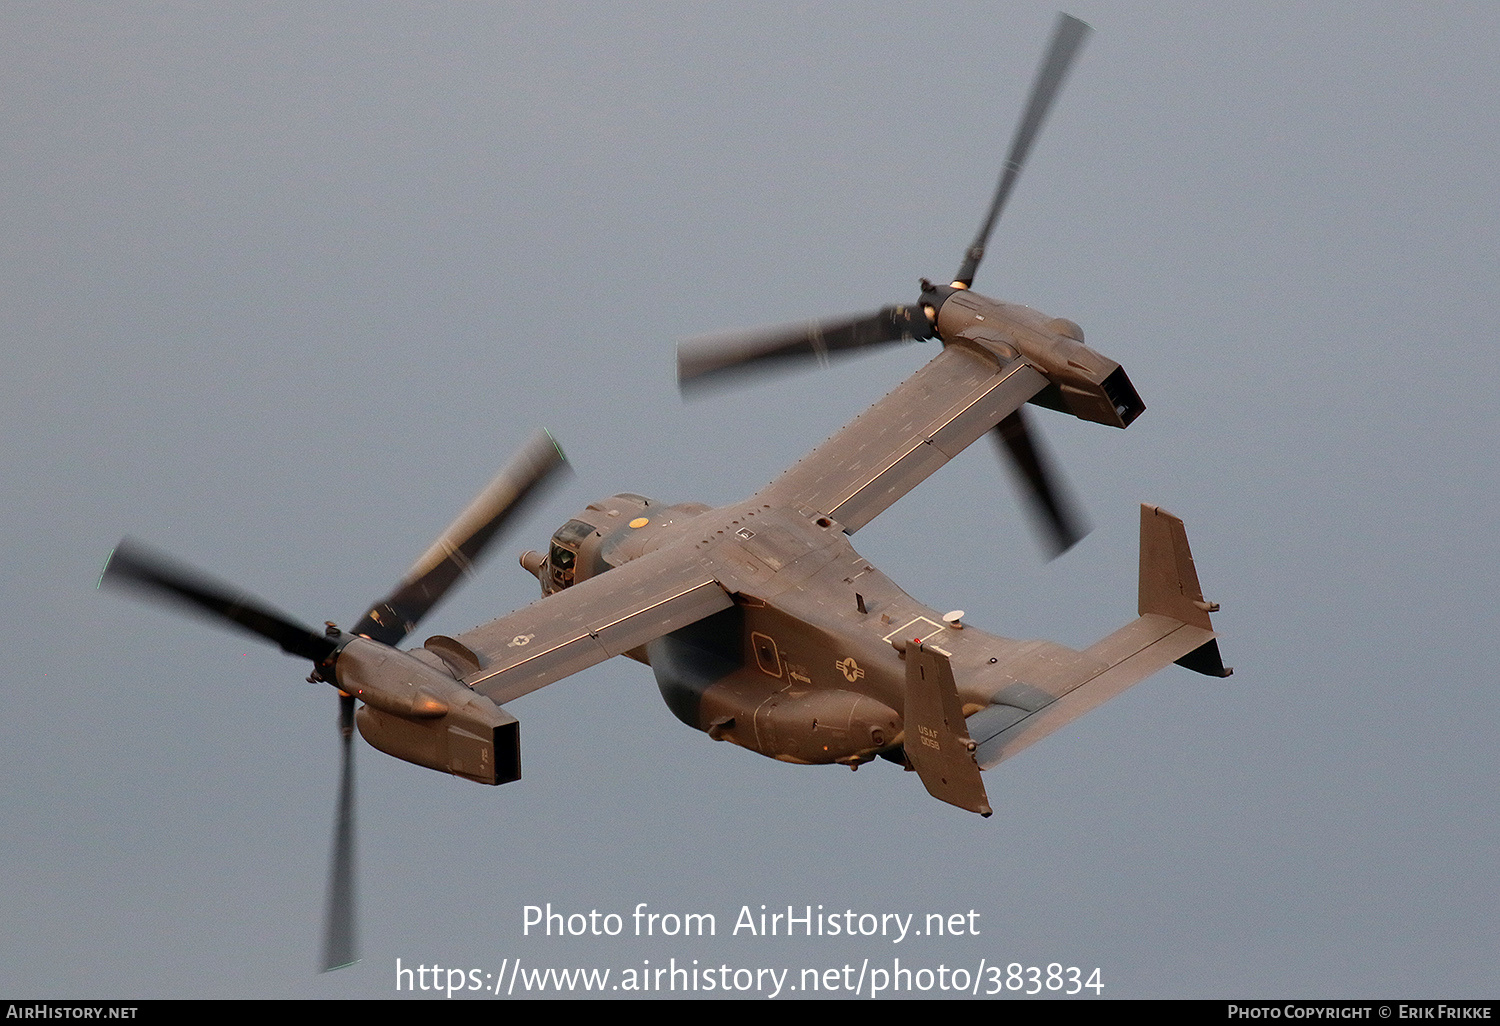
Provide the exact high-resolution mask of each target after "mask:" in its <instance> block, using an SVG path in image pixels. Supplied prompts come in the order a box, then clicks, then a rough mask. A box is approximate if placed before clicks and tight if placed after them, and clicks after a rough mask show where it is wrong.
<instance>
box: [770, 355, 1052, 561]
mask: <svg viewBox="0 0 1500 1026" xmlns="http://www.w3.org/2000/svg"><path fill="white" fill-rule="evenodd" d="M1047 383H1048V382H1047V378H1046V377H1045V376H1044V375H1043V374H1042V373H1041V372H1040V371H1037V370H1035V369H1034V368H1032V367H1031V366H1029V365H1027V364H1026V363H1024V362H1023V361H1020V360H1016V361H1013V362H1011V363H1008V364H1005V365H1003V366H1002V365H999V364H997V363H996V361H995V359H994V358H993V357H991V356H988V355H987V354H984V353H981V352H979V351H978V350H976V349H973V348H970V347H969V346H967V345H962V344H954V345H949V346H948V347H947V348H945V349H944V350H943V351H942V352H941V353H939V354H938V355H937V356H936V357H934V358H933V359H932V360H931V361H930V362H929V363H928V364H927V365H926V366H925V367H923V368H922V369H921V370H919V371H917V372H916V373H915V374H913V375H912V376H911V377H909V378H907V379H906V380H905V381H903V382H902V383H901V384H900V385H898V386H897V387H896V388H895V389H894V390H893V391H892V392H891V393H890V394H889V395H887V396H886V397H885V398H884V399H882V400H880V401H879V402H878V403H876V404H875V405H874V406H872V407H870V408H869V409H868V410H866V411H865V412H864V413H862V414H860V415H859V416H858V417H856V418H855V419H854V420H853V421H852V422H850V424H849V425H848V426H847V427H845V428H844V429H843V430H841V431H839V432H838V434H836V435H834V436H833V437H832V438H830V439H828V441H826V442H824V443H823V444H822V445H820V446H818V447H817V448H816V449H814V450H813V451H812V452H811V453H809V454H808V455H806V456H804V457H803V458H802V459H800V460H798V461H797V463H796V464H795V465H794V466H793V467H792V468H791V469H790V470H788V471H787V472H786V473H784V474H782V475H781V476H780V477H778V478H777V479H776V480H775V481H772V482H771V483H770V484H769V485H767V486H766V487H765V488H764V489H763V490H762V491H761V492H760V495H759V496H757V498H759V497H764V498H765V499H766V501H767V502H771V503H772V504H773V505H790V506H793V507H795V506H807V507H810V508H812V509H815V510H817V511H818V512H820V513H823V514H825V515H827V516H830V517H832V518H833V519H834V520H837V521H838V522H839V523H840V524H842V525H843V527H844V530H845V531H847V532H849V533H850V534H853V533H854V532H855V531H857V530H859V529H860V528H861V527H863V526H865V525H866V524H868V523H869V522H870V521H871V520H873V519H875V517H876V516H877V515H878V514H879V513H881V512H882V511H883V510H885V509H886V508H887V507H888V506H890V505H891V503H893V502H895V501H896V500H897V499H899V498H901V496H903V495H905V494H906V493H907V492H909V491H911V490H912V489H913V488H915V487H916V486H917V485H918V484H920V483H922V482H923V481H925V480H926V479H927V477H928V476H929V475H931V474H932V473H933V471H935V470H937V469H938V468H939V467H941V466H942V465H943V464H945V463H947V462H948V461H949V460H951V459H952V458H953V457H954V456H957V455H958V454H959V453H960V452H962V451H963V450H964V449H965V448H966V447H967V446H968V445H970V444H971V443H972V442H974V441H975V440H976V439H978V438H979V437H980V436H981V435H983V434H984V433H985V432H986V431H988V430H990V428H992V427H994V426H995V425H996V424H998V423H1000V421H1002V420H1004V419H1005V418H1006V417H1007V416H1009V415H1010V414H1012V413H1014V412H1015V411H1016V410H1018V409H1020V408H1021V406H1022V405H1023V404H1025V402H1026V400H1028V399H1030V398H1031V397H1032V396H1034V395H1036V394H1037V393H1038V392H1040V391H1041V390H1042V389H1043V388H1044V387H1046V385H1047Z"/></svg>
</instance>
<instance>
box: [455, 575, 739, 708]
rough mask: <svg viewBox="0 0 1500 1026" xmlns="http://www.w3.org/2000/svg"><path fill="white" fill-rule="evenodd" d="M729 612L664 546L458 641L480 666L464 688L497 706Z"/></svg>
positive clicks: (709, 581) (719, 592) (723, 597)
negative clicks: (708, 617) (671, 633)
mask: <svg viewBox="0 0 1500 1026" xmlns="http://www.w3.org/2000/svg"><path fill="white" fill-rule="evenodd" d="M732 604H733V602H732V601H731V600H730V598H729V595H728V593H726V592H725V591H724V589H723V588H722V587H721V586H720V585H719V583H718V582H717V581H716V580H714V577H713V575H712V574H711V573H709V572H708V571H706V570H705V569H704V568H703V566H702V565H701V564H699V563H697V562H696V561H689V562H684V560H683V558H682V554H681V552H678V551H674V548H673V547H672V546H668V547H666V548H663V549H660V550H658V551H656V552H652V553H649V554H647V555H645V556H642V557H640V558H639V559H634V560H631V561H630V562H629V563H626V564H625V565H623V566H619V567H615V568H614V569H612V570H610V571H608V572H607V573H603V574H600V575H599V576H597V577H590V578H589V579H588V580H585V581H580V582H579V583H577V584H575V585H573V586H572V587H570V588H568V589H567V590H565V591H560V592H557V593H556V594H554V595H549V596H547V597H546V598H544V599H542V600H540V601H539V602H533V603H532V604H531V605H529V606H527V607H526V608H524V609H518V610H516V611H515V612H514V613H511V614H509V615H508V616H502V617H500V619H498V620H493V621H491V622H490V623H487V624H485V625H483V626H481V627H476V628H474V629H473V630H471V631H467V632H465V633H463V634H460V635H459V636H458V638H457V641H458V642H460V643H461V644H462V645H463V646H465V647H466V648H467V649H468V650H469V651H471V652H472V653H473V654H474V655H475V656H477V657H478V661H479V669H477V670H475V671H474V672H472V673H470V674H468V675H467V676H466V677H464V683H466V684H468V685H469V686H470V687H472V688H474V690H475V691H478V692H479V693H480V694H482V695H484V696H485V697H487V698H489V699H491V700H492V701H494V702H496V703H499V704H501V705H503V704H505V703H506V702H510V701H512V700H514V699H517V698H520V697H521V696H522V695H526V694H530V693H531V692H533V691H535V690H537V689H538V688H541V687H545V686H547V685H548V684H551V683H553V682H554V681H557V680H561V679H562V678H563V677H566V676H569V675H570V674H574V673H577V672H579V671H580V670H584V669H587V668H588V667H590V666H593V665H594V664H595V663H600V662H603V661H604V660H605V659H608V658H609V657H610V656H616V655H622V654H624V653H625V652H628V651H630V650H631V649H633V648H638V647H640V646H642V645H644V644H646V643H647V642H650V641H654V640H655V639H657V638H659V637H661V636H662V635H663V634H668V633H670V632H672V631H675V630H677V629H678V628H680V627H686V626H687V625H689V624H692V623H696V622H697V621H699V620H701V619H703V618H704V617H705V616H709V615H711V614H713V613H717V612H719V611H720V610H722V609H728V608H729V607H730V606H731V605H732Z"/></svg>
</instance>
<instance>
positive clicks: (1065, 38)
mask: <svg viewBox="0 0 1500 1026" xmlns="http://www.w3.org/2000/svg"><path fill="white" fill-rule="evenodd" d="M1091 31H1092V29H1090V28H1089V27H1088V26H1087V25H1085V24H1084V23H1083V22H1081V21H1079V20H1078V19H1077V18H1075V17H1073V16H1072V15H1069V14H1059V15H1058V16H1057V27H1056V28H1055V29H1054V30H1053V32H1052V45H1051V47H1050V48H1049V49H1048V50H1047V57H1046V59H1045V60H1044V61H1043V62H1042V66H1041V68H1040V69H1039V70H1038V71H1037V73H1036V81H1034V82H1032V84H1031V98H1030V99H1029V100H1027V101H1026V112H1025V113H1024V114H1023V115H1022V116H1021V123H1020V124H1019V125H1017V126H1016V134H1015V137H1014V138H1013V139H1012V140H1011V143H1010V155H1009V156H1007V157H1006V158H1005V169H1004V171H1002V172H1001V174H1000V184H999V185H998V186H996V188H995V198H994V200H993V201H992V202H991V203H990V212H989V214H988V215H986V217H985V219H984V224H982V225H981V226H980V228H979V234H978V235H976V236H974V241H973V242H972V243H970V245H969V251H968V253H967V254H965V256H964V263H963V266H962V267H960V268H959V269H958V273H957V274H956V275H954V276H953V284H955V285H961V286H963V287H964V288H968V287H969V286H970V285H972V284H974V272H975V271H977V270H978V269H979V261H981V260H983V259H984V247H985V244H986V243H988V242H989V239H990V232H992V231H994V228H995V222H996V221H998V220H999V219H1000V211H1001V210H1003V209H1004V208H1005V201H1006V199H1008V198H1009V197H1010V190H1011V187H1012V186H1014V185H1015V184H1016V179H1017V178H1019V177H1020V176H1021V168H1022V166H1024V165H1025V163H1026V157H1027V155H1028V154H1029V153H1030V152H1031V144H1032V143H1033V142H1035V141H1036V136H1037V133H1038V132H1039V131H1041V127H1042V122H1043V121H1045V120H1046V119H1047V113H1048V111H1050V110H1051V109H1052V101H1053V100H1054V99H1056V98H1057V91H1058V90H1059V89H1060V88H1061V87H1062V84H1063V79H1065V78H1066V77H1067V75H1068V69H1069V68H1070V67H1071V66H1072V64H1073V59H1074V58H1075V57H1077V56H1078V51H1079V50H1080V49H1082V48H1083V41H1084V39H1086V38H1087V37H1088V34H1089V32H1091Z"/></svg>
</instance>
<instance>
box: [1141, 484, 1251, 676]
mask: <svg viewBox="0 0 1500 1026" xmlns="http://www.w3.org/2000/svg"><path fill="white" fill-rule="evenodd" d="M1140 590H1141V595H1140V606H1139V612H1140V615H1141V616H1145V615H1147V614H1148V613H1157V614H1160V615H1162V616H1170V617H1171V618H1172V619H1174V620H1179V621H1181V622H1182V623H1185V624H1188V625H1189V626H1191V627H1202V628H1203V629H1204V630H1208V631H1211V630H1213V629H1214V625H1213V621H1212V620H1210V619H1209V616H1208V614H1209V613H1215V612H1218V610H1219V605H1218V603H1216V602H1206V601H1204V599H1203V589H1202V588H1201V587H1200V586H1199V584H1198V570H1197V568H1195V567H1194V566H1193V551H1192V549H1190V548H1188V540H1187V531H1186V530H1185V529H1184V528H1183V526H1182V520H1181V519H1179V518H1178V517H1175V516H1173V515H1172V514H1170V513H1168V512H1167V511H1166V510H1164V509H1162V508H1161V507H1160V506H1147V505H1145V504H1142V505H1141V585H1140ZM1176 662H1177V665H1178V666H1183V667H1186V668H1187V669H1189V670H1196V671H1197V672H1199V673H1205V674H1208V675H1209V676H1210V677H1227V676H1229V675H1230V674H1231V673H1233V672H1234V671H1233V670H1232V669H1227V668H1226V667H1225V666H1224V661H1223V660H1222V659H1221V658H1220V657H1219V642H1218V641H1217V640H1216V639H1209V641H1208V642H1207V643H1205V644H1204V645H1202V646H1200V647H1199V648H1196V649H1194V650H1193V651H1191V652H1189V653H1188V654H1187V655H1185V656H1183V657H1182V658H1181V659H1178V660H1176Z"/></svg>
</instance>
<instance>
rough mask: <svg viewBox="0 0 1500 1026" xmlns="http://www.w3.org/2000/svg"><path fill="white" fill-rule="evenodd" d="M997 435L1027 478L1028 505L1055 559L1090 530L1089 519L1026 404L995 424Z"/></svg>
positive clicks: (1024, 479)
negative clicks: (1036, 431) (1070, 491)
mask: <svg viewBox="0 0 1500 1026" xmlns="http://www.w3.org/2000/svg"><path fill="white" fill-rule="evenodd" d="M994 438H995V442H996V444H997V445H999V446H1000V448H1001V449H1002V450H1003V451H1004V452H1005V454H1006V455H1007V456H1009V457H1010V460H1011V464H1012V466H1014V467H1015V470H1016V474H1017V475H1018V476H1019V477H1020V478H1021V479H1022V480H1023V481H1025V483H1026V488H1025V491H1026V496H1027V499H1028V500H1029V502H1028V505H1029V506H1030V507H1031V512H1032V515H1033V517H1034V518H1035V520H1036V521H1037V524H1038V526H1039V527H1040V528H1041V529H1042V534H1043V535H1044V539H1045V541H1046V542H1047V544H1048V547H1049V548H1050V549H1051V558H1054V559H1055V558H1056V557H1058V556H1060V555H1062V554H1063V553H1064V552H1066V551H1068V550H1069V549H1071V548H1072V547H1073V546H1074V545H1075V544H1077V543H1078V542H1079V541H1080V540H1081V539H1082V538H1083V536H1084V535H1086V534H1088V533H1089V527H1088V524H1087V522H1086V521H1085V520H1084V518H1083V516H1082V514H1080V513H1079V512H1078V506H1077V504H1076V503H1075V502H1074V501H1073V499H1072V497H1071V496H1070V495H1069V494H1068V491H1067V489H1066V488H1065V487H1064V485H1063V481H1062V475H1061V474H1059V473H1058V472H1057V470H1056V469H1055V468H1056V464H1055V463H1054V462H1053V461H1052V459H1051V458H1050V457H1048V456H1047V453H1046V450H1045V449H1043V448H1042V447H1041V446H1040V444H1039V443H1038V442H1037V436H1036V435H1035V434H1034V433H1033V432H1032V430H1031V427H1030V425H1029V423H1028V421H1027V417H1026V411H1025V408H1024V407H1023V408H1022V409H1019V410H1017V411H1016V412H1015V413H1012V414H1011V415H1010V416H1008V417H1006V418H1005V419H1004V420H1002V421H1001V422H1000V423H999V424H996V425H995V430H994Z"/></svg>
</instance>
